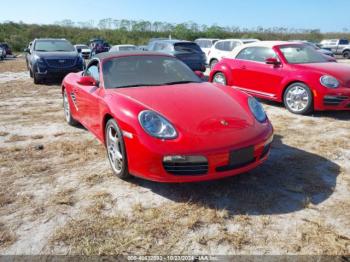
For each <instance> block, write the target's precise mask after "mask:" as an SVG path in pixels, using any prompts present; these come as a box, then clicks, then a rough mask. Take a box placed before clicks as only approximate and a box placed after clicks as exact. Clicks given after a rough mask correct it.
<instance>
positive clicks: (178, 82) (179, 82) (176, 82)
mask: <svg viewBox="0 0 350 262" xmlns="http://www.w3.org/2000/svg"><path fill="white" fill-rule="evenodd" d="M189 83H200V82H198V81H175V82H168V83H164V84H163V85H178V84H189Z"/></svg>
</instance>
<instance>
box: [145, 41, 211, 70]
mask: <svg viewBox="0 0 350 262" xmlns="http://www.w3.org/2000/svg"><path fill="white" fill-rule="evenodd" d="M148 50H149V51H156V52H163V53H167V54H171V55H173V56H175V57H177V58H178V59H180V60H181V61H182V62H184V63H185V64H186V65H187V66H188V67H189V68H191V69H192V70H193V71H202V72H204V71H205V70H206V60H207V59H206V56H205V54H204V53H203V51H202V49H201V48H200V47H199V45H197V44H196V43H194V42H189V41H182V40H154V41H151V42H150V43H149V46H148Z"/></svg>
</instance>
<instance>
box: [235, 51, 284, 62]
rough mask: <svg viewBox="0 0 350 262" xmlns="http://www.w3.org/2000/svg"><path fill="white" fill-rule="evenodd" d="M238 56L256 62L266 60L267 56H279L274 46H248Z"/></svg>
mask: <svg viewBox="0 0 350 262" xmlns="http://www.w3.org/2000/svg"><path fill="white" fill-rule="evenodd" d="M236 58H237V59H242V60H249V61H255V62H265V60H266V59H267V58H278V56H277V54H276V53H275V51H273V50H272V48H268V47H248V48H245V49H243V50H242V51H241V52H240V53H239V54H238V56H237V57H236Z"/></svg>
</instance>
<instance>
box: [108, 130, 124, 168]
mask: <svg viewBox="0 0 350 262" xmlns="http://www.w3.org/2000/svg"><path fill="white" fill-rule="evenodd" d="M107 130H108V131H107V152H108V158H109V161H110V163H111V166H112V168H113V170H114V172H115V173H116V174H120V173H121V172H122V170H123V166H124V156H123V151H122V145H121V140H120V137H119V132H118V131H117V129H116V127H115V126H113V125H109V126H108V129H107Z"/></svg>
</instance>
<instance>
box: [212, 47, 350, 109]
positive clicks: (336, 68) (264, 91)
mask: <svg viewBox="0 0 350 262" xmlns="http://www.w3.org/2000/svg"><path fill="white" fill-rule="evenodd" d="M335 61H336V60H335V59H334V58H332V57H329V56H326V55H323V54H321V53H319V52H317V51H315V50H314V49H313V48H311V47H310V46H308V45H306V44H302V43H294V42H292V43H288V42H276V41H262V42H257V43H253V44H248V45H244V46H240V47H238V48H235V49H234V51H233V53H232V54H231V55H230V57H229V58H226V59H223V60H221V61H220V63H218V64H217V65H216V66H215V67H214V68H213V70H212V72H211V74H210V79H209V80H210V81H211V82H216V83H220V84H225V85H230V86H235V87H236V88H237V89H240V90H243V91H245V92H248V93H250V94H252V95H254V96H256V97H259V98H264V99H268V100H273V101H277V102H283V103H284V105H285V106H286V108H287V109H288V110H289V111H291V112H292V113H295V114H307V113H310V112H311V111H313V110H316V111H321V110H350V67H349V65H344V64H340V63H334V62H335Z"/></svg>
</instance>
